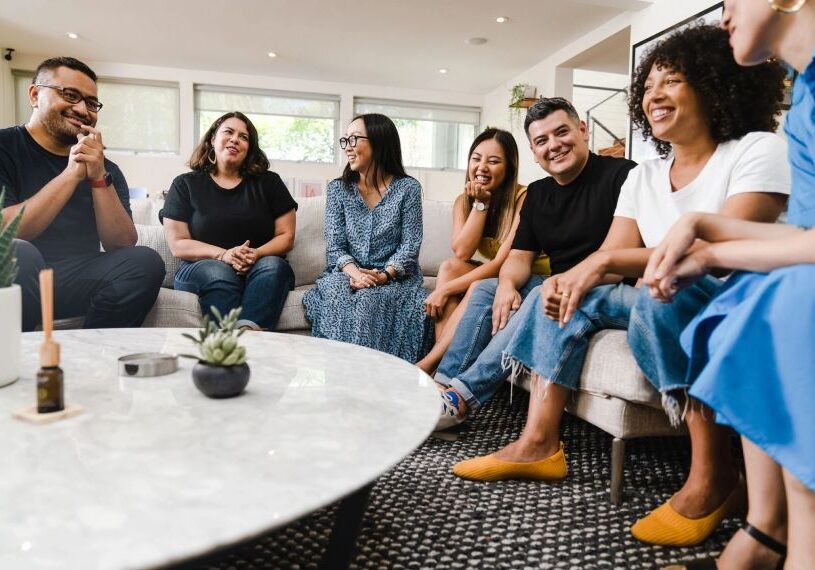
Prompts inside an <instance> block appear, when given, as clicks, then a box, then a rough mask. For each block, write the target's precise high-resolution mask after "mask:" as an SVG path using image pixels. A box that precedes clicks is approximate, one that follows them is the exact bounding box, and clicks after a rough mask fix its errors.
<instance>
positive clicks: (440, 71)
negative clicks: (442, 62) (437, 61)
mask: <svg viewBox="0 0 815 570" xmlns="http://www.w3.org/2000/svg"><path fill="white" fill-rule="evenodd" d="M439 73H441V74H445V73H447V68H446V67H442V68H441V69H439Z"/></svg>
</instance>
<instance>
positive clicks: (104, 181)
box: [90, 172, 113, 188]
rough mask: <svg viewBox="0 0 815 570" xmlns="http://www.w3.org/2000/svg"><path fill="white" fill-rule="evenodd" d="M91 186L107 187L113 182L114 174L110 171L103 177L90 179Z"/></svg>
mask: <svg viewBox="0 0 815 570" xmlns="http://www.w3.org/2000/svg"><path fill="white" fill-rule="evenodd" d="M90 184H91V188H107V187H108V186H110V185H111V184H113V175H112V174H111V173H110V172H105V175H104V176H103V177H102V178H97V179H96V180H91V181H90Z"/></svg>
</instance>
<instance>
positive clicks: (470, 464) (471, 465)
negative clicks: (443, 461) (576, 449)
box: [453, 442, 568, 481]
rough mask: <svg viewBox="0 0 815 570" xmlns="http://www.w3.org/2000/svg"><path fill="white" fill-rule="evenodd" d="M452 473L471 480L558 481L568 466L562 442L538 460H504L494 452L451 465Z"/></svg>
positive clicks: (564, 476)
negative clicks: (555, 450) (554, 449)
mask: <svg viewBox="0 0 815 570" xmlns="http://www.w3.org/2000/svg"><path fill="white" fill-rule="evenodd" d="M453 473H454V474H456V475H457V476H459V477H461V478H462V479H471V480H473V481H503V480H506V479H534V480H537V481H560V480H562V479H565V478H566V475H567V473H568V467H567V465H566V454H565V453H563V442H561V443H560V449H559V450H558V452H557V453H555V454H554V455H552V456H550V457H547V458H546V459H541V460H540V461H530V462H516V461H504V460H502V459H498V458H497V457H495V454H491V455H485V456H483V457H475V458H473V459H468V460H466V461H462V462H460V463H457V464H456V465H454V466H453Z"/></svg>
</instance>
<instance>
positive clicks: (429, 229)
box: [419, 200, 453, 276]
mask: <svg viewBox="0 0 815 570" xmlns="http://www.w3.org/2000/svg"><path fill="white" fill-rule="evenodd" d="M422 218H423V224H422V225H423V226H424V227H423V228H422V229H423V231H424V236H423V237H422V248H421V249H420V250H419V266H420V267H421V268H422V273H424V274H425V275H433V276H435V275H438V274H439V267H440V266H441V262H442V261H444V260H445V259H447V258H448V257H452V256H453V250H452V249H450V241H451V240H452V239H453V205H452V204H451V203H449V202H434V201H432V200H425V201H424V202H423V203H422Z"/></svg>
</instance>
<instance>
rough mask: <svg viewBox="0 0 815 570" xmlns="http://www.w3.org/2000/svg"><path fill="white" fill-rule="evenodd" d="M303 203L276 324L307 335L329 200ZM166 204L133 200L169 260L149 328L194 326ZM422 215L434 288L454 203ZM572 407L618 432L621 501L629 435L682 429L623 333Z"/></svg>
mask: <svg viewBox="0 0 815 570" xmlns="http://www.w3.org/2000/svg"><path fill="white" fill-rule="evenodd" d="M298 202H299V209H298V212H297V235H296V239H295V245H294V249H293V250H292V252H291V253H290V254H289V256H288V259H289V262H290V263H291V265H292V268H293V269H294V275H295V289H294V291H292V292H291V293H290V294H289V295H288V298H287V299H286V304H285V307H284V309H283V313H282V315H281V317H280V322H279V323H278V327H277V330H278V331H281V332H290V333H299V334H308V333H309V331H310V330H311V327H310V325H309V323H308V321H306V319H305V313H304V310H303V306H302V299H303V294H304V293H305V292H306V291H307V290H308V289H309V288H311V287H313V285H314V282H315V281H316V279H317V276H318V275H319V274H320V272H321V271H322V270H323V268H324V267H325V239H324V236H323V222H324V214H325V200H324V198H321V197H317V198H299V199H298ZM161 205H162V202H161V201H154V200H149V199H139V200H133V203H132V204H131V206H132V209H133V220H134V222H135V223H136V228H137V230H138V233H139V245H147V246H149V247H152V248H153V249H155V250H156V251H158V252H159V253H160V254H161V256H162V258H163V259H164V260H165V263H166V265H167V276H166V278H165V281H164V287H163V288H162V289H161V292H160V293H159V297H158V300H157V301H156V304H155V306H154V307H153V309H152V311H151V312H150V314H149V315H148V316H147V319H146V320H145V323H144V326H146V327H196V326H199V323H200V319H201V310H200V308H199V306H198V297H197V296H196V295H193V294H191V293H185V292H183V291H174V290H173V289H172V282H173V279H172V276H173V274H174V273H175V269H176V267H177V262H176V261H175V260H174V259H173V257H172V255H171V254H170V252H169V249H168V248H167V244H166V241H165V240H164V234H163V231H162V228H161V226H160V225H159V220H158V211H159V210H160V208H161ZM423 214H424V241H423V243H422V248H421V252H420V254H419V263H420V265H421V267H422V271H423V272H424V275H425V286H426V287H427V288H428V289H432V288H433V287H434V286H435V283H436V275H437V274H438V270H439V265H440V264H441V262H442V261H443V260H444V259H445V258H446V257H449V256H451V255H452V252H451V250H450V236H451V233H452V204H450V203H446V202H431V201H425V202H424V204H423ZM529 380H530V378H529V376H528V375H527V376H525V377H523V378H522V379H521V380H520V382H519V383H520V385H521V386H523V387H524V388H527V389H528V387H529ZM567 409H568V411H569V412H570V413H572V414H574V415H575V416H577V417H580V418H582V419H584V420H586V421H588V422H589V423H591V424H593V425H595V426H597V427H599V428H600V429H602V430H603V431H605V432H607V433H609V434H611V435H612V436H613V438H614V439H613V440H612V446H611V473H610V478H611V493H610V499H611V502H612V503H615V504H617V503H619V502H620V501H621V499H622V484H623V466H624V458H625V440H627V439H632V438H635V437H644V436H660V435H680V434H682V433H684V431H683V430H676V429H673V428H672V427H671V426H670V425H669V423H668V420H667V417H666V415H665V414H664V412H663V411H662V408H661V406H660V396H659V393H658V392H656V391H655V390H654V389H653V388H652V387H651V385H650V384H649V383H648V381H647V380H646V379H645V377H644V376H643V375H642V372H641V371H640V370H639V367H638V366H637V364H636V362H635V361H634V357H633V356H632V354H631V352H630V350H629V349H628V343H627V341H626V334H625V332H624V331H612V330H606V331H601V332H599V333H597V334H596V335H595V336H594V338H593V339H592V341H591V344H590V347H589V351H588V355H587V358H586V362H585V365H584V367H583V373H582V376H581V384H580V390H578V391H577V392H575V394H574V396H573V397H572V398H571V400H570V402H569V404H568V406H567Z"/></svg>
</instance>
